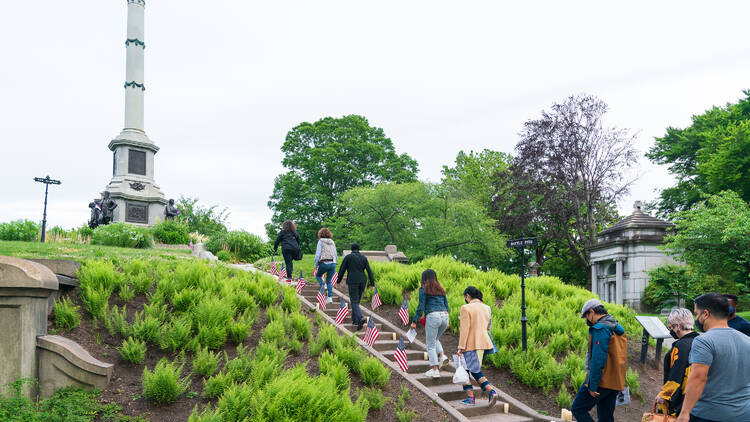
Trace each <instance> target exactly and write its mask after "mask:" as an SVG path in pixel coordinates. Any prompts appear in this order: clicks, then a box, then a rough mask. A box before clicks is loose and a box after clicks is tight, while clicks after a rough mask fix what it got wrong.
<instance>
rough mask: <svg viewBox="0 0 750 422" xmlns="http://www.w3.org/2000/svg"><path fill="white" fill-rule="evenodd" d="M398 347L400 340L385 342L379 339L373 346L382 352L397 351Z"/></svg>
mask: <svg viewBox="0 0 750 422" xmlns="http://www.w3.org/2000/svg"><path fill="white" fill-rule="evenodd" d="M396 346H398V340H383V339H381V338H378V340H377V341H376V342H375V344H373V345H372V348H373V349H375V350H377V351H379V352H382V351H384V350H396ZM425 371H426V369H425Z"/></svg>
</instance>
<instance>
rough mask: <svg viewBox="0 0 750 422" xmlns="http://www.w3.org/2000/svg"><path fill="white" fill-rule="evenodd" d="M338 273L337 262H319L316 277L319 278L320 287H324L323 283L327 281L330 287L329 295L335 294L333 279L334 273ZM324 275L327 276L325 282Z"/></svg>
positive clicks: (326, 283) (327, 285)
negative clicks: (332, 285)
mask: <svg viewBox="0 0 750 422" xmlns="http://www.w3.org/2000/svg"><path fill="white" fill-rule="evenodd" d="M334 274H336V264H335V263H333V262H321V263H320V264H318V273H317V274H316V275H315V278H316V279H317V280H318V284H320V287H323V283H325V285H326V287H327V288H328V297H331V296H333V287H331V280H333V275H334ZM323 275H325V276H326V279H325V282H324V281H323Z"/></svg>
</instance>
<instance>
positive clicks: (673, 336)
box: [669, 329, 679, 340]
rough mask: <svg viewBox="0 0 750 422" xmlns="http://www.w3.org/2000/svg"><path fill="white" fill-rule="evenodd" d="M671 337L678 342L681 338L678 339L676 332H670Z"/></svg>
mask: <svg viewBox="0 0 750 422" xmlns="http://www.w3.org/2000/svg"><path fill="white" fill-rule="evenodd" d="M669 335H670V336H672V338H673V339H675V340H678V339H679V337H677V333H675V332H674V330H672V329H670V330H669Z"/></svg>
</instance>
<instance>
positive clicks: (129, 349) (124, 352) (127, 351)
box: [117, 337, 147, 364]
mask: <svg viewBox="0 0 750 422" xmlns="http://www.w3.org/2000/svg"><path fill="white" fill-rule="evenodd" d="M117 350H118V351H119V352H120V356H122V358H123V359H124V360H126V361H128V362H131V363H136V364H141V363H143V360H144V359H145V358H146V350H147V347H146V343H145V342H144V341H141V340H136V339H134V338H133V337H128V339H127V340H124V341H123V342H122V345H121V346H120V347H119V348H118V349H117Z"/></svg>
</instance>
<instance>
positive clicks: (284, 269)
mask: <svg viewBox="0 0 750 422" xmlns="http://www.w3.org/2000/svg"><path fill="white" fill-rule="evenodd" d="M279 276H280V277H286V268H284V264H281V273H279Z"/></svg>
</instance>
